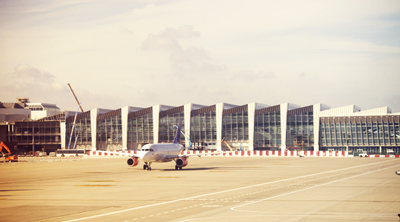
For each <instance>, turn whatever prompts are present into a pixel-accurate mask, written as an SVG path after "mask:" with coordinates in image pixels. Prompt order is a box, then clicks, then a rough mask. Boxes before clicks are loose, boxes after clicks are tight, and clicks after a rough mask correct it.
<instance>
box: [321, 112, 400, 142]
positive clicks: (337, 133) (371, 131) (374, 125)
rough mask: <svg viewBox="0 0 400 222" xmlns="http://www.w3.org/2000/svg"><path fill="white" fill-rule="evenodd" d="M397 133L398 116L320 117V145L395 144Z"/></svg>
mask: <svg viewBox="0 0 400 222" xmlns="http://www.w3.org/2000/svg"><path fill="white" fill-rule="evenodd" d="M399 135H400V134H399V116H367V117H335V118H333V117H325V118H321V124H320V141H321V146H397V145H400V136H399Z"/></svg>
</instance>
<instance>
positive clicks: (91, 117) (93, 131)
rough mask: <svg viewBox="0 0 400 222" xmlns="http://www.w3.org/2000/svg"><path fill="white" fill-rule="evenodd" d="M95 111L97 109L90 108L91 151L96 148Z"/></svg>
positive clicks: (96, 111)
mask: <svg viewBox="0 0 400 222" xmlns="http://www.w3.org/2000/svg"><path fill="white" fill-rule="evenodd" d="M97 113H98V109H92V110H90V125H91V126H90V127H91V130H92V151H96V150H97V148H96V146H97V143H96V142H97Z"/></svg>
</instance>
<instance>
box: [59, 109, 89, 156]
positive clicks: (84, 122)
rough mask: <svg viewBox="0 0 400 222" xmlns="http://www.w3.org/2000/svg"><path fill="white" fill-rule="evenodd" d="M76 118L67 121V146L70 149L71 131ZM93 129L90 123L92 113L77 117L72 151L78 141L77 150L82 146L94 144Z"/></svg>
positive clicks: (71, 145)
mask: <svg viewBox="0 0 400 222" xmlns="http://www.w3.org/2000/svg"><path fill="white" fill-rule="evenodd" d="M74 119H75V117H74V116H72V117H69V118H68V119H67V120H66V124H65V125H66V144H65V147H68V144H69V139H70V137H71V130H72V126H73V124H74ZM91 129H92V127H91V121H90V111H88V112H85V113H81V114H78V115H77V116H76V122H75V127H74V132H73V133H72V137H71V144H70V149H73V148H74V145H75V141H76V148H77V149H79V146H80V145H91V144H92V130H91Z"/></svg>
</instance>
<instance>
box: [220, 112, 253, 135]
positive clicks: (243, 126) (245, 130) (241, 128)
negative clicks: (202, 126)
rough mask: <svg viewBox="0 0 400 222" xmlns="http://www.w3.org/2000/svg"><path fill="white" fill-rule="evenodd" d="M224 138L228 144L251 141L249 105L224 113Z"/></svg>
mask: <svg viewBox="0 0 400 222" xmlns="http://www.w3.org/2000/svg"><path fill="white" fill-rule="evenodd" d="M222 138H223V139H224V140H225V141H227V142H245V141H248V140H249V115H248V109H247V105H245V106H240V107H235V108H232V109H228V110H224V111H223V113H222Z"/></svg>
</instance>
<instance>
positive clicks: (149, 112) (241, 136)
mask: <svg viewBox="0 0 400 222" xmlns="http://www.w3.org/2000/svg"><path fill="white" fill-rule="evenodd" d="M399 118H400V113H394V114H392V111H391V109H390V108H389V107H382V108H376V109H372V110H366V111H361V108H359V107H358V106H355V105H349V106H345V107H339V108H330V107H329V106H326V105H323V104H314V105H310V106H305V107H301V106H298V105H295V104H291V103H283V104H278V105H274V106H269V105H266V104H261V103H249V104H246V105H233V104H227V103H218V104H215V105H211V106H204V105H198V104H192V103H189V104H186V105H182V106H178V107H173V106H166V105H155V106H151V107H147V108H139V107H131V106H127V107H122V108H120V109H117V110H107V109H101V108H96V109H92V110H89V111H86V112H84V113H78V114H77V115H76V116H75V112H62V113H58V114H55V115H51V116H48V117H45V118H42V119H39V120H36V121H33V122H41V123H42V124H44V123H46V122H48V121H52V123H51V124H52V125H55V127H56V130H52V129H49V130H50V131H51V132H52V133H53V134H52V135H54V136H55V137H54V138H53V137H51V140H52V141H53V142H57V143H58V144H59V145H58V147H59V148H62V149H68V148H69V149H73V148H75V149H86V150H134V149H140V148H141V147H142V146H143V145H145V144H148V143H172V142H173V140H174V137H175V133H176V125H177V124H178V121H179V119H181V120H182V127H181V129H182V133H181V141H184V142H182V143H183V144H182V145H184V146H186V147H188V146H189V145H190V146H191V149H215V150H228V149H229V148H232V149H234V150H281V151H284V150H310V151H323V150H335V151H344V150H346V149H348V150H349V152H352V151H353V152H355V151H356V150H358V149H363V150H364V151H367V152H369V153H387V152H392V153H400V133H399ZM32 124H33V123H32ZM20 125H21V122H18V121H16V122H15V123H14V125H12V126H9V127H8V129H9V130H8V139H9V141H12V142H18V141H16V140H18V136H17V134H18V133H20V134H24V133H26V130H25V131H24V130H21V129H19V128H18V127H19V126H20ZM39 125H40V124H39ZM56 125H57V126H56ZM73 126H74V127H73ZM21 127H22V126H21ZM28 132H29V131H28ZM28 134H29V133H28ZM31 136H32V137H31V138H32V139H34V137H35V136H36V135H31ZM22 137H23V135H22ZM38 138H39V137H38ZM41 138H42V139H44V140H45V137H41ZM49 138H50V137H49ZM35 149H36V148H35Z"/></svg>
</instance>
